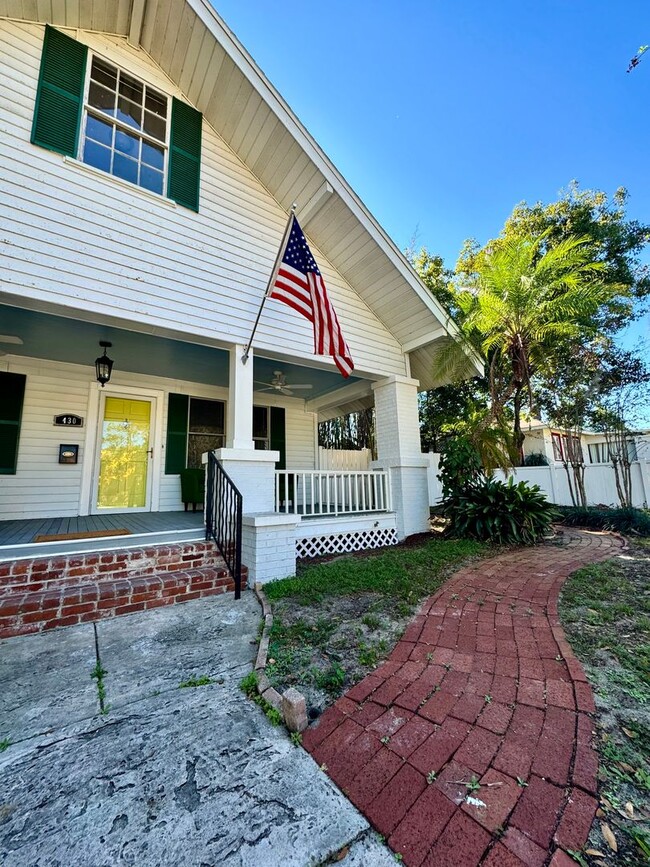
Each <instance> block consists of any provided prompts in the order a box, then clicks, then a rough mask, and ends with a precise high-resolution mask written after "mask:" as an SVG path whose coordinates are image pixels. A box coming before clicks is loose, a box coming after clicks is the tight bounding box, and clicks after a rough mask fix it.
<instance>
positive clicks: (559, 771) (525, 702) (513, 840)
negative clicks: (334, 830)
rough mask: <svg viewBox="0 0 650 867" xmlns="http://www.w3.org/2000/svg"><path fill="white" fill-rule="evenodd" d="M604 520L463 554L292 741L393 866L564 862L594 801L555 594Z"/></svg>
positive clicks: (582, 688) (579, 692)
mask: <svg viewBox="0 0 650 867" xmlns="http://www.w3.org/2000/svg"><path fill="white" fill-rule="evenodd" d="M621 547H622V542H621V540H619V539H618V538H616V537H614V536H609V535H604V534H594V533H578V532H576V531H569V532H567V533H565V534H564V535H563V536H561V537H559V538H558V539H557V540H556V541H555V542H552V543H547V544H545V545H543V546H538V547H535V548H528V549H525V550H519V551H513V552H511V553H506V554H503V555H501V556H498V557H495V558H493V559H490V560H486V561H482V562H478V563H477V564H475V565H474V566H471V567H469V568H467V569H464V570H462V571H460V572H458V573H456V575H454V576H453V578H452V579H451V580H449V581H447V582H446V584H445V585H444V587H443V589H442V590H441V591H440V592H439V593H437V594H436V595H435V596H432V597H431V598H430V599H428V600H427V601H426V602H425V603H424V605H423V606H422V608H421V610H420V612H419V614H418V615H417V616H416V618H415V620H414V621H413V622H412V623H411V625H410V626H409V627H408V629H407V630H406V632H405V634H404V636H403V638H402V640H401V641H400V642H399V643H398V644H397V646H396V647H395V649H394V651H393V653H392V654H391V657H390V659H389V661H387V662H386V663H384V664H383V665H382V666H381V667H380V668H379V669H378V670H377V671H375V672H373V673H372V674H371V675H369V676H368V677H366V678H365V679H364V680H363V681H361V683H359V684H357V685H356V686H355V687H354V688H353V689H351V690H349V692H348V693H347V694H346V695H345V696H344V697H343V698H341V699H339V701H337V702H336V704H335V705H334V706H333V707H332V708H330V709H329V710H328V711H326V712H325V714H323V716H322V717H321V719H320V721H319V723H318V725H316V726H314V727H313V728H311V729H310V730H308V732H307V733H306V735H305V738H304V743H305V746H306V748H307V749H308V750H309V751H310V752H311V753H312V755H313V757H314V758H315V759H316V761H317V762H318V763H319V764H324V765H326V767H327V771H328V773H329V775H330V776H331V778H332V779H333V780H334V781H335V782H336V783H337V784H338V785H339V787H340V788H341V790H342V791H343V792H344V793H345V794H346V795H347V796H348V797H349V798H350V800H351V801H352V802H353V803H354V804H356V806H357V807H358V808H359V809H360V810H361V811H362V812H363V813H364V815H365V816H367V817H368V819H369V820H370V821H371V823H372V824H373V826H374V827H375V828H376V829H377V830H378V831H379V832H380V833H381V834H382V835H384V836H385V837H386V839H387V840H388V843H389V845H390V846H391V848H392V849H393V850H394V851H395V852H398V853H400V854H401V855H402V856H403V861H404V863H405V864H406V865H408V867H420V865H423V867H475V865H478V864H481V865H485V867H522V865H528V867H543V865H548V864H551V865H552V867H570V865H575V862H574V861H573V859H571V858H570V857H569V856H568V855H567V854H566V852H565V851H563V850H568V849H574V850H575V849H580V848H581V847H582V846H583V845H584V843H585V842H586V840H587V835H588V833H589V829H590V827H591V823H592V820H593V817H594V813H595V810H596V807H597V802H596V799H595V797H594V796H595V793H596V772H597V769H598V760H597V756H596V753H595V752H594V750H593V747H592V736H593V721H592V718H591V716H590V714H591V713H593V711H594V704H593V698H592V694H591V689H590V687H589V684H588V683H587V681H586V678H585V676H584V672H583V670H582V667H581V665H580V663H579V662H578V661H577V659H576V658H575V657H574V655H573V653H572V652H571V648H570V647H569V645H568V644H567V642H566V640H565V637H564V633H563V631H562V629H561V627H560V624H559V620H558V612H557V600H558V594H559V592H560V589H561V587H562V584H563V582H564V580H565V579H566V578H567V577H568V575H570V574H571V572H573V571H575V570H576V569H577V568H579V567H580V566H583V565H585V564H587V563H590V562H595V561H598V560H603V559H607V558H610V557H613V556H615V555H616V554H617V553H618V552H619V551H620V549H621Z"/></svg>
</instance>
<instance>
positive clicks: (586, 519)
mask: <svg viewBox="0 0 650 867" xmlns="http://www.w3.org/2000/svg"><path fill="white" fill-rule="evenodd" d="M557 509H558V512H559V513H560V515H561V516H562V523H563V524H565V525H566V526H567V527H587V528H589V529H591V530H615V531H617V532H619V533H634V534H636V535H638V536H650V515H649V514H648V512H644V511H643V510H642V509H598V508H591V509H584V508H582V507H576V506H558V507H557Z"/></svg>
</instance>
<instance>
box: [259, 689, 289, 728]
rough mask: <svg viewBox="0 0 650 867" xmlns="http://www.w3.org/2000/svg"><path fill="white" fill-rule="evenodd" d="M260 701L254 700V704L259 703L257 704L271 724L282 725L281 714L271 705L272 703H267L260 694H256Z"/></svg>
mask: <svg viewBox="0 0 650 867" xmlns="http://www.w3.org/2000/svg"><path fill="white" fill-rule="evenodd" d="M258 698H259V699H260V701H256V702H255V704H259V706H260V707H261V708H262V710H263V711H264V716H265V717H266V718H267V720H268V721H269V722H270V723H271V725H273V726H281V725H282V721H283V720H282V714H281V713H280V711H279V710H277V709H276V708H274V707H273V705H272V704H269V703H268V701H266V699H264V698H262V696H261V695H260V696H258Z"/></svg>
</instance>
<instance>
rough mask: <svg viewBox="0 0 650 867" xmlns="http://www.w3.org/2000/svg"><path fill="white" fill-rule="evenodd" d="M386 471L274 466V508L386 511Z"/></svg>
mask: <svg viewBox="0 0 650 867" xmlns="http://www.w3.org/2000/svg"><path fill="white" fill-rule="evenodd" d="M390 509H391V499H390V484H389V480H388V473H387V472H385V471H383V470H377V471H371V472H362V471H345V470H322V471H309V470H306V471H304V472H303V471H296V470H276V473H275V511H276V512H287V513H291V514H297V515H351V514H355V513H356V514H360V513H363V512H389V511H390Z"/></svg>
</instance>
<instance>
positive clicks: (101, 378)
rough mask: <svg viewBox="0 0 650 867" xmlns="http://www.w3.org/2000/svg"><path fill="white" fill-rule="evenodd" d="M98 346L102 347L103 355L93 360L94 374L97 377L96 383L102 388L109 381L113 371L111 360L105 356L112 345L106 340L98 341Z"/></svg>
mask: <svg viewBox="0 0 650 867" xmlns="http://www.w3.org/2000/svg"><path fill="white" fill-rule="evenodd" d="M99 345H100V346H103V347H104V354H103V355H100V356H99V358H96V359H95V374H96V375H97V382H99V383H100V384H101V387H102V388H104V386H105V385H106V383H107V382H108V381H109V380H110V378H111V373H112V370H113V359H112V358H109V357H108V355H106V350H107V349H108V348H109V347H111V346H112V345H113V344H112V343H109V342H108V340H100V341H99Z"/></svg>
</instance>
